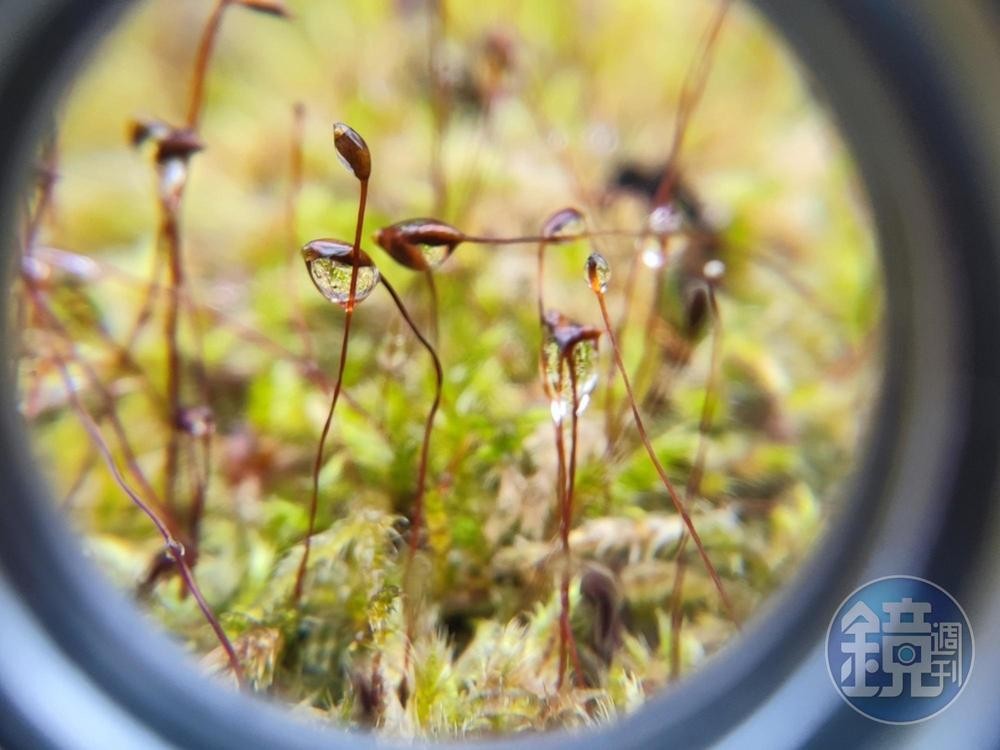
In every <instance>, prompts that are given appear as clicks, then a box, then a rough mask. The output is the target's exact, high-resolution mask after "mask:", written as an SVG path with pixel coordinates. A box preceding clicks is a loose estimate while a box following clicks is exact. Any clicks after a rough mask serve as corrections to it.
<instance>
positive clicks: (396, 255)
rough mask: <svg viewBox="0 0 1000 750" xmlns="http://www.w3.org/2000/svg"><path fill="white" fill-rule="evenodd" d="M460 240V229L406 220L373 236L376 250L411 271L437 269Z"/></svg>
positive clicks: (443, 224)
mask: <svg viewBox="0 0 1000 750" xmlns="http://www.w3.org/2000/svg"><path fill="white" fill-rule="evenodd" d="M464 240H465V235H464V234H462V232H461V231H460V230H458V229H456V228H455V227H453V226H451V225H450V224H445V223H444V222H443V221H438V220H437V219H407V220H406V221H401V222H398V223H396V224H393V225H391V226H388V227H384V228H382V229H380V230H378V231H377V232H376V233H375V242H376V243H377V244H378V246H379V247H381V248H382V249H383V250H385V251H386V252H387V253H389V255H391V256H392V258H393V260H395V261H396V262H397V263H400V264H401V265H404V266H406V267H407V268H412V269H413V270H415V271H425V270H427V269H434V268H437V267H438V266H440V265H441V264H442V263H444V262H445V261H446V260H447V259H448V258H449V257H450V256H451V254H452V253H453V252H454V251H455V248H456V247H457V246H458V245H459V244H461V243H462V242H463V241H464Z"/></svg>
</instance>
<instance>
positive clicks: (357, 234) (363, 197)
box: [292, 179, 368, 605]
mask: <svg viewBox="0 0 1000 750" xmlns="http://www.w3.org/2000/svg"><path fill="white" fill-rule="evenodd" d="M360 183H361V185H360V191H361V192H360V195H359V197H358V219H357V222H356V223H355V225H354V246H353V248H352V249H351V287H350V290H349V291H348V295H347V304H346V305H345V306H344V313H345V315H344V335H343V338H342V339H341V342H340V363H339V364H338V365H337V379H336V381H335V382H334V386H333V398H332V399H331V400H330V410H329V411H328V412H327V414H326V421H325V422H324V423H323V432H322V433H321V434H320V438H319V444H318V445H317V446H316V459H315V461H314V463H313V474H312V495H311V497H310V499H309V526H308V528H307V529H306V538H305V542H304V549H303V551H302V560H301V561H300V562H299V569H298V572H297V573H296V575H295V588H294V590H293V592H292V602H293V603H294V604H296V605H297V604H298V603H299V601H300V600H301V598H302V588H303V586H304V584H305V577H306V568H307V567H308V565H309V552H310V550H311V548H312V537H313V533H314V532H315V531H316V510H317V508H318V506H319V472H320V469H321V468H322V467H323V450H324V448H325V447H326V438H327V435H329V433H330V424H331V423H332V422H333V413H334V411H336V409H337V401H338V400H339V398H340V391H341V389H342V387H343V383H344V367H345V365H346V364H347V348H348V343H349V341H350V338H351V320H352V319H353V318H354V307H355V304H356V303H357V299H356V295H357V290H358V260H359V258H360V255H359V253H360V251H361V233H362V232H363V231H364V225H365V207H366V205H367V203H368V180H367V179H365V180H361V181H360Z"/></svg>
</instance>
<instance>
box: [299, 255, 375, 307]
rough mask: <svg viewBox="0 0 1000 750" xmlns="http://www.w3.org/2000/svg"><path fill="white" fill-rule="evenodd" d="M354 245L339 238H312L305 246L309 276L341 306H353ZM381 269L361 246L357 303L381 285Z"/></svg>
mask: <svg viewBox="0 0 1000 750" xmlns="http://www.w3.org/2000/svg"><path fill="white" fill-rule="evenodd" d="M352 250H353V246H352V245H351V244H350V243H347V242H341V241H339V240H313V241H312V242H310V243H308V244H307V245H305V246H304V247H303V248H302V257H303V259H304V260H305V262H306V268H307V269H308V270H309V276H310V277H311V278H312V281H313V284H314V285H315V286H316V289H318V290H319V293H320V294H322V295H323V296H324V297H326V298H327V299H328V300H330V302H335V303H336V304H338V305H340V306H341V307H344V308H347V307H350V306H351V305H350V298H351V276H352V275H353V273H354V265H353V263H352V260H351V252H352ZM378 282H379V272H378V268H376V267H375V265H374V264H373V263H372V261H371V258H369V257H368V256H367V255H366V254H365V253H364V252H362V251H361V250H360V249H359V250H358V278H357V282H356V285H355V289H354V303H355V304H357V303H358V302H361V301H362V300H364V299H366V298H367V297H368V295H370V294H371V293H372V290H373V289H375V287H376V286H377V285H378Z"/></svg>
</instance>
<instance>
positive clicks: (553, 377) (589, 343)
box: [542, 312, 600, 424]
mask: <svg viewBox="0 0 1000 750" xmlns="http://www.w3.org/2000/svg"><path fill="white" fill-rule="evenodd" d="M599 337H600V331H599V330H597V329H596V328H590V327H588V326H581V325H577V324H576V323H573V322H572V321H570V320H569V319H567V318H566V317H565V316H563V315H561V314H559V313H555V312H550V313H548V314H547V315H546V320H545V342H544V344H543V346H542V368H543V370H544V384H545V391H546V394H547V395H548V396H549V400H550V402H551V407H550V408H551V412H552V420H553V421H554V422H555V423H556V424H559V423H561V422H562V420H563V419H564V418H565V417H566V416H567V415H568V414H571V413H572V409H573V385H574V383H573V381H574V380H575V381H576V414H577V416H580V415H581V414H583V412H584V411H585V410H586V409H587V406H588V405H589V404H590V396H591V394H592V393H593V392H594V388H596V387H597V342H598V339H599ZM570 368H572V371H571V370H570Z"/></svg>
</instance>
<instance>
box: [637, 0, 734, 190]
mask: <svg viewBox="0 0 1000 750" xmlns="http://www.w3.org/2000/svg"><path fill="white" fill-rule="evenodd" d="M732 4H733V1H732V0H720V2H719V8H718V10H717V11H716V13H715V16H714V17H713V18H712V21H711V23H710V24H709V26H708V29H706V31H705V33H704V35H703V36H702V38H701V40H700V43H699V46H698V49H697V51H696V52H695V57H694V60H692V62H691V65H690V67H689V68H688V70H687V73H686V74H685V76H684V82H683V83H682V84H681V92H680V96H679V97H678V102H677V120H676V122H675V124H674V133H673V139H672V141H671V144H670V153H669V155H668V156H667V166H666V168H665V169H664V170H663V178H662V179H661V180H660V184H659V186H657V188H656V193H655V195H654V196H653V205H654V206H661V205H663V204H665V203H667V202H669V200H670V198H671V196H672V194H673V190H674V187H675V186H676V185H677V179H678V177H679V176H680V172H679V170H678V166H677V162H678V159H679V157H680V153H681V149H682V148H683V147H684V138H685V136H686V135H687V132H688V128H689V126H690V124H691V117H692V116H693V115H694V111H695V109H696V108H697V107H698V104H699V103H700V102H701V97H702V95H703V94H704V93H705V86H706V84H707V83H708V75H709V73H710V72H711V70H712V58H713V56H714V53H715V48H716V45H717V44H718V41H719V33H720V32H721V31H722V25H723V23H724V22H725V20H726V15H727V14H728V13H729V9H730V7H731V6H732Z"/></svg>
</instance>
